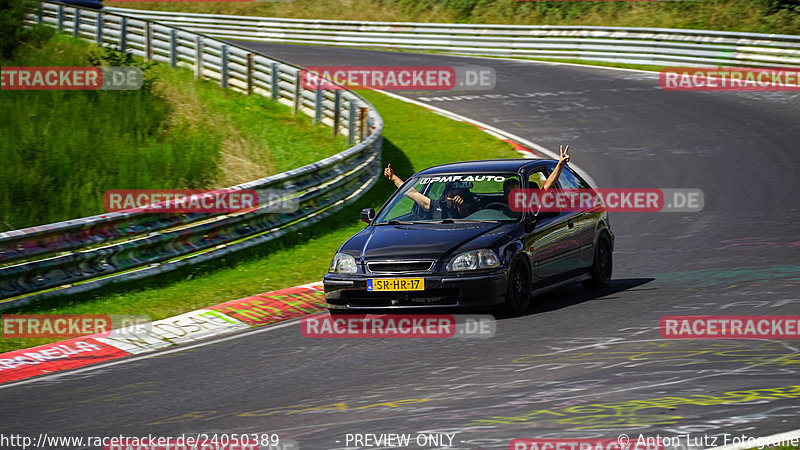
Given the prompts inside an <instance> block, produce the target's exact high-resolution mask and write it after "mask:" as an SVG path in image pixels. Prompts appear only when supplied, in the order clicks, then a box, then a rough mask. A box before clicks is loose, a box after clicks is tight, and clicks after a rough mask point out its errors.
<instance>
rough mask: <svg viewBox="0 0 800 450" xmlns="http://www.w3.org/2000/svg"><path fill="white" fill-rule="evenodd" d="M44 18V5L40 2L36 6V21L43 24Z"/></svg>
mask: <svg viewBox="0 0 800 450" xmlns="http://www.w3.org/2000/svg"><path fill="white" fill-rule="evenodd" d="M42 20H44V6H43V5H42V2H39V7H38V8H36V23H37V24H39V25H41V24H42Z"/></svg>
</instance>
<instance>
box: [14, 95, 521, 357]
mask: <svg viewBox="0 0 800 450" xmlns="http://www.w3.org/2000/svg"><path fill="white" fill-rule="evenodd" d="M362 94H364V95H365V97H367V98H368V99H369V100H370V101H371V102H372V103H373V104H374V105H375V107H376V108H377V109H378V111H379V112H380V114H381V115H382V116H383V119H384V121H385V122H386V128H385V132H384V144H383V164H384V165H385V164H387V163H391V164H392V168H394V169H395V170H396V171H397V173H398V174H400V175H401V176H403V177H407V176H409V175H411V174H412V173H414V172H416V171H419V170H421V169H424V168H426V167H429V166H432V165H436V164H442V163H446V162H452V161H457V160H470V159H487V158H513V157H517V156H519V155H518V153H516V152H515V151H514V150H513V149H512V148H511V147H510V146H509V145H508V144H506V143H505V142H502V141H499V140H497V139H495V138H493V137H491V136H490V135H488V134H486V133H484V132H482V131H480V130H478V129H477V128H475V127H473V126H471V125H467V124H464V123H460V122H455V121H453V120H450V119H447V118H444V117H441V116H438V115H435V114H433V113H431V112H429V111H427V110H425V109H423V108H420V107H418V106H414V105H411V104H408V103H404V102H402V101H399V100H395V99H391V98H389V97H386V96H384V95H381V94H377V93H374V92H362ZM393 191H394V185H393V184H391V183H390V182H388V181H386V180H380V181H379V182H378V184H377V185H376V186H375V187H373V188H372V189H371V190H370V191H369V192H367V193H366V194H365V195H364V196H363V197H362V198H361V199H359V200H358V201H356V202H354V203H352V204H350V205H348V206H347V207H345V208H343V210H342V211H340V212H337V213H336V214H334V215H333V216H331V217H330V218H328V219H326V220H325V221H324V222H323V223H320V224H317V225H314V226H312V227H310V228H307V229H303V230H301V231H300V232H299V233H297V234H296V235H293V236H290V237H286V238H284V239H281V240H280V241H278V242H275V243H273V244H270V245H269V246H268V247H266V248H263V249H260V250H259V253H258V254H256V255H251V256H249V257H246V258H239V259H237V260H233V259H228V260H227V261H226V260H220V261H217V262H216V264H215V265H214V266H211V267H200V268H195V269H192V271H191V272H188V273H183V274H180V275H175V276H173V277H172V279H164V280H153V281H150V280H148V281H146V283H148V285H150V286H151V287H148V288H144V289H141V288H140V289H136V290H129V291H127V292H124V293H106V294H102V295H97V296H95V297H93V298H86V297H83V298H79V299H72V300H70V301H68V302H63V301H62V302H61V303H59V304H55V305H53V306H51V307H41V306H40V307H29V308H25V309H23V310H21V311H24V312H26V313H34V314H36V313H38V314H56V313H59V314H145V315H147V316H149V317H150V318H151V319H152V320H158V319H163V318H165V317H170V316H173V315H177V314H180V313H183V312H187V311H192V310H195V309H198V308H202V307H204V306H209V305H215V304H219V303H222V302H225V301H228V300H233V299H237V298H242V297H247V296H250V295H254V294H258V293H261V292H267V291H271V290H276V289H281V288H284V287H289V286H295V285H298V284H303V283H310V282H313V281H318V280H320V279H322V276H323V275H324V274H325V273H326V272H327V269H328V264H329V263H330V260H331V257H332V256H333V254H334V253H335V251H336V249H337V248H338V247H339V246H340V245H341V244H342V243H343V242H344V241H345V240H346V239H347V238H349V237H350V236H351V235H352V234H354V233H356V232H357V231H359V230H360V229H362V228H363V226H364V225H363V224H362V223H361V222H360V221H359V219H358V212H359V211H360V210H361V209H362V208H368V207H376V208H377V207H379V206H380V205H381V204H382V203H383V201H384V200H385V199H386V198H388V196H389V195H390V194H391V193H392V192H393ZM200 275H202V276H200ZM178 277H180V279H177V278H178ZM156 282H158V283H159V285H153V283H156ZM139 284H140V285H141V283H139ZM17 312H20V311H17ZM46 342H52V341H48V340H43V339H0V352H3V351H9V350H13V349H18V348H25V347H31V346H35V345H41V344H43V343H46Z"/></svg>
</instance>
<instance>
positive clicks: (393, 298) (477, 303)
mask: <svg viewBox="0 0 800 450" xmlns="http://www.w3.org/2000/svg"><path fill="white" fill-rule="evenodd" d="M370 278H372V279H393V278H424V279H425V290H424V291H378V292H376V291H368V290H367V280H368V279H370ZM507 280H508V271H507V270H506V269H499V270H495V271H491V272H485V271H482V272H481V273H477V274H476V273H469V274H468V273H460V274H446V275H432V274H402V275H396V276H385V275H384V276H366V275H347V274H334V273H329V274H327V275H325V278H324V279H323V284H324V286H325V301H327V302H328V308H329V309H338V310H354V311H357V310H371V309H406V308H407V309H420V308H470V307H484V306H493V305H497V304H500V303H503V302H505V298H506V289H507V287H508V281H507Z"/></svg>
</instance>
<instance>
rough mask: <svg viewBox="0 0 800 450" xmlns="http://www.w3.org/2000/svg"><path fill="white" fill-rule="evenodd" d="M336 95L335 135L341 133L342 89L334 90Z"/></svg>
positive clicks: (334, 102)
mask: <svg viewBox="0 0 800 450" xmlns="http://www.w3.org/2000/svg"><path fill="white" fill-rule="evenodd" d="M334 95H335V96H336V97H335V98H334V99H333V134H332V136H333V137H336V136H337V135H338V134H339V122H341V119H342V91H341V90H340V89H337V90H336V91H334Z"/></svg>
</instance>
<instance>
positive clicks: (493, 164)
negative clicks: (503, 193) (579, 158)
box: [417, 158, 556, 175]
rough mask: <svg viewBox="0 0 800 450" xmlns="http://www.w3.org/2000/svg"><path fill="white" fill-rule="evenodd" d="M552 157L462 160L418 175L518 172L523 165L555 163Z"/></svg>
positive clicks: (423, 171) (534, 165)
mask: <svg viewBox="0 0 800 450" xmlns="http://www.w3.org/2000/svg"><path fill="white" fill-rule="evenodd" d="M555 162H556V161H553V160H550V159H531V158H510V159H483V160H478V161H462V162H454V163H448V164H442V165H439V166H433V167H430V168H427V169H425V170H422V171H420V172H418V173H417V175H437V174H445V173H484V172H514V173H516V172H518V171H519V170H520V169H521V168H522V167H525V166H530V167H536V166H540V165H544V164H548V163H555Z"/></svg>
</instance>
